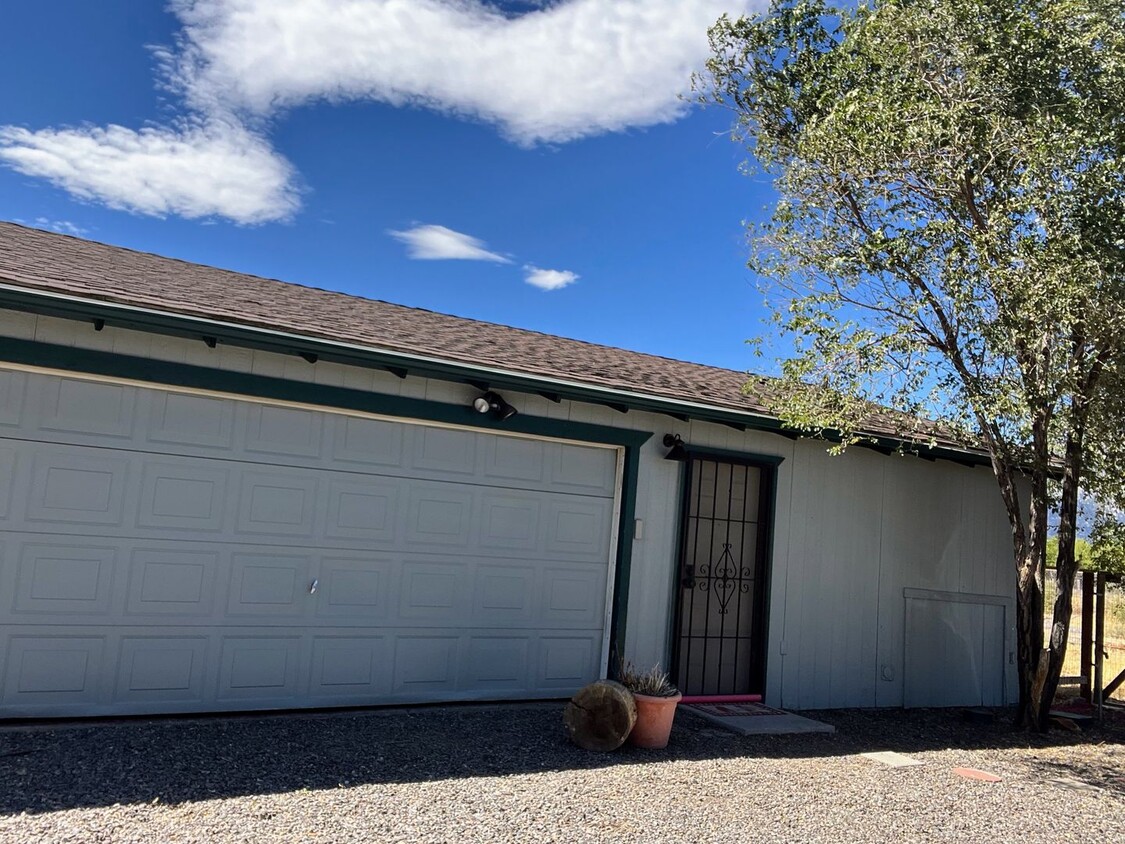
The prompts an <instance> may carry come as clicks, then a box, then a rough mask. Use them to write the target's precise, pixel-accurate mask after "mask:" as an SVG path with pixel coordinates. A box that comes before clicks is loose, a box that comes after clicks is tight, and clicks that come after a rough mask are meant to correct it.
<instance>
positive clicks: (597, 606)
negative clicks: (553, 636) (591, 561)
mask: <svg viewBox="0 0 1125 844" xmlns="http://www.w3.org/2000/svg"><path fill="white" fill-rule="evenodd" d="M542 581H543V598H542V606H541V610H540V612H539V614H538V615H539V617H540V618H541V619H542V620H543V624H545V625H547V626H550V627H555V628H559V627H580V628H591V627H600V626H601V623H602V617H603V615H604V612H605V572H604V571H602V570H599V569H598V568H596V567H590V566H586V567H581V566H573V565H571V566H565V567H564V566H553V567H551V568H547V569H545V570H544V571H543V573H542Z"/></svg>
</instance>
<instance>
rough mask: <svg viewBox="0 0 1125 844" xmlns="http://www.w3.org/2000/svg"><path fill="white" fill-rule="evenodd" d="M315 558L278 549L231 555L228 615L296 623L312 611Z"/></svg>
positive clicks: (237, 552) (238, 552) (241, 552)
mask: <svg viewBox="0 0 1125 844" xmlns="http://www.w3.org/2000/svg"><path fill="white" fill-rule="evenodd" d="M311 572H312V558H311V556H308V555H297V554H294V555H285V554H281V553H278V552H276V551H274V552H260V553H252V552H244V551H236V552H234V553H232V554H231V581H230V596H229V601H228V604H227V614H228V615H229V616H231V617H238V616H258V617H261V616H269V617H273V618H277V619H278V620H279V621H281V620H284V621H287V622H292V621H294V620H296V619H298V618H301V617H303V616H305V615H307V614H309V609H310V603H311V602H310V601H309V600H308V598H309V595H310V590H311V588H312V581H313V580H315V578H314V577H313V576H312V574H311Z"/></svg>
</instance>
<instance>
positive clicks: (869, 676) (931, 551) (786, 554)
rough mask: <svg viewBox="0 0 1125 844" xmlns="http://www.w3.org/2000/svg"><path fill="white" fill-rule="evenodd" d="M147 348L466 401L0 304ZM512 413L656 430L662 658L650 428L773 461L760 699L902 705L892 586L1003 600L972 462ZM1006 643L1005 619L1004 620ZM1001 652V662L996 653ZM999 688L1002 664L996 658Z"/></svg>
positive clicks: (647, 474)
mask: <svg viewBox="0 0 1125 844" xmlns="http://www.w3.org/2000/svg"><path fill="white" fill-rule="evenodd" d="M5 336H7V337H16V338H20V339H27V340H36V341H40V342H44V343H52V344H56V345H63V346H71V347H79V348H88V349H95V350H102V351H109V352H116V353H119V354H127V355H134V356H141V357H149V358H153V359H158V360H166V361H171V362H176V363H186V364H192V365H196V366H205V367H211V368H214V369H218V370H227V371H234V372H246V373H251V374H255V375H264V376H270V377H278V378H286V379H290V380H294V381H302V382H309V383H316V384H323V385H326V386H335V387H346V388H351V389H357V390H364V391H369V392H377V393H384V394H387V395H397V396H404V397H411V398H420V399H427V400H431V401H437V402H446V403H452V404H468V403H469V402H470V401H471V400H472V399H473V398H474V397H475V396H476V395H477V393H478V391H477V390H475V389H474V388H473V387H471V386H469V385H465V384H458V383H452V382H445V381H439V380H436V379H426V378H420V377H415V376H410V377H408V378H406V379H400V378H397V377H396V376H394V375H392V374H390V373H387V372H383V371H381V370H375V369H366V368H362V367H355V366H346V365H342V364H335V363H331V362H327V361H320V362H318V363H316V364H312V365H310V364H309V363H307V362H306V361H304V360H302V359H301V358H299V357H297V356H287V355H279V354H275V353H271V352H262V351H256V350H250V349H243V348H238V347H234V346H227V345H223V344H220V345H219V346H218V347H216V348H214V349H212V348H208V347H207V346H206V345H205V344H204V343H202V342H200V341H196V340H188V339H181V338H174V337H163V336H158V335H153V334H147V333H143V332H137V331H131V330H127V329H121V328H115V327H113V326H106V327H105V329H104V330H102V331H95V330H94V329H93V327H92V326H91V325H90V324H87V323H78V322H74V321H71V320H63V319H57V318H53V317H44V316H35V315H31V314H23V313H16V312H9V311H3V312H0V337H5ZM503 393H504V396H505V398H506V399H507V400H508V401H509V402H510V403H511V404H513V405H514V406H516V407H517V408H518V409H519V411H520V413H522V414H526V415H528V416H538V417H543V418H548V419H554V420H560V421H573V422H585V423H594V424H599V425H608V426H613V427H617V428H625V429H634V430H643V431H650V432H653V433H654V434H656V436H654V437H652V438H651V439H650V440H649V441H648V442H647V443H645V445H644V446H642V448H641V460H640V466H639V483H638V488H637V495H636V517H637V519H638V520H639V521H640V522H641V523H642V524H643V530H642V533H641V537H640V538H639V539H633V538H632V537H631V536H630V535H629V534H628V533H626V534H625V535H623V536H622V537H621V541H632V542H633V548H632V552H633V553H632V569H631V578H630V587H629V595H628V624H627V629H626V647H625V657H626V658H627V659H629V660H631V661H633V662H634V663H636V664H638V665H640V666H648V665H651V664H653V663H656V662H663V663H665V664H666V663H667V660H668V655H669V650H670V642H671V630H670V628H671V619H672V614H673V607H674V602H675V599H676V597H677V596H676V595H675V594H674V589H675V588H676V587H675V586H674V584H675V582H676V580H677V575H676V572H675V570H674V567H675V557H676V550H677V549H676V543H677V532H678V522H679V517H680V509H679V495H680V472H681V468H682V467H681V465H680V464H678V463H674V462H672V461H668V460H665V459H664V455H665V453H666V449H665V448H663V447H662V445H661V442H660V439H661V436H662V435H663V434H664V433H674V434H679V435H680V436H681V437H683V439H684V440H685V441H686V442H688V443H690V444H692V445H695V446H705V447H709V448H716V449H724V450H729V451H732V452H740V453H753V454H761V455H770V456H775V457H780V458H783V462H782V463H781V465H780V466H779V467H778V478H777V491H776V517H775V522H774V533H773V543H772V546H773V554H772V560H771V573H770V598H769V634H768V638H769V642H768V649H767V676H766V701H767V703H770V704H772V705H776V706H784V707H788V708H794V709H810V708H830V707H871V706H902V705H903V703H904V676H905V674H906V668H907V665H906V661H907V660H908V659H910V660H911V661H912V662H911V665H912V666H913V670H915V671H917V670H919V666H925V665H927V664H928V663H929V660H930V655H929V654H927V653H925V652H924V650H923V648H924V647H925V646H924V645H921V646H920V645H918V644H917V643H915V644H914V645H913V646H912V647H914V648H915V650H916V651H917V652H916V653H911V654H908V653H907V649H906V637H907V621H906V616H907V603H908V599H907V597H906V595H907V592H906V590H915V591H916V590H933V592H934V593H935V595H938V594H943V595H944V594H946V593H955V594H956V593H962V594H966V595H971V596H973V598H972V600H975V601H978V602H979V601H980V600H982V596H983V598H984V599H993V598H994V599H995V601H996V602H997V603H1002V602H1004V601H1008V602H1010V601H1011V598H1012V596H1013V594H1014V580H1015V578H1014V568H1013V565H1012V556H1011V546H1010V539H1009V534H1008V527H1007V522H1006V519H1005V517H1004V512H1003V507H1002V505H1001V503H1000V497H999V494H998V492H997V489H996V482H995V480H994V479H993V477H992V474H991V472H990V471H989V470H988V469H987V468H986V467H977V468H969V467H965V466H960V465H957V464H954V463H949V462H944V461H937V462H930V461H926V460H922V459H919V458H915V457H899V456H893V455H892V456H885V455H882V454H879V453H877V452H874V451H870V450H864V449H859V448H856V449H851V450H849V451H848V452H847V453H845V454H844V455H842V456H838V457H836V456H831V455H829V454H827V453H826V451H825V446H824V444H823V443H819V442H815V441H809V440H799V441H792V440H789V439H786V438H784V437H781V436H778V435H775V434H769V433H765V432H760V431H747V432H739V431H736V430H734V429H732V428H729V427H726V426H723V425H717V424H713V423H708V422H698V421H692V422H681V421H678V420H675V419H673V418H671V417H668V416H663V415H660V414H653V413H645V412H636V411H633V412H629V413H627V414H622V413H619V412H617V411H615V410H612V409H610V408H607V407H603V406H600V405H592V404H586V403H582V402H572V401H565V400H564V401H562V402H560V403H555V402H551V401H549V400H547V399H545V398H543V397H541V396H538V395H533V394H523V393H516V392H512V391H507V390H505V391H503ZM1005 627H1006V631H1005V643H1004V647H1005V648H1006V649H1010V648H1014V644H1013V642H1014V617H1013V616H1012V614H1011V612H1010V611H1009V612H1008V613H1007V614H1006V616H1005ZM1005 662H1006V660H1005ZM1005 672H1006V673H1005V676H1004V683H1005V686H1006V688H1007V690H1008V692H1007V693H1008V697H1009V700H1012V699H1014V693H1015V677H1014V670H1013V669H1011V668H1007V669H1005Z"/></svg>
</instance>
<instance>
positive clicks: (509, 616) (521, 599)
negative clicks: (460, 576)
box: [473, 563, 539, 627]
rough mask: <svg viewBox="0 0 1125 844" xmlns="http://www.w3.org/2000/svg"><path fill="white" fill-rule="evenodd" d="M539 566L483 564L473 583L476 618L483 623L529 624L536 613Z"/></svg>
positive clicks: (477, 571) (491, 624)
mask: <svg viewBox="0 0 1125 844" xmlns="http://www.w3.org/2000/svg"><path fill="white" fill-rule="evenodd" d="M538 588H539V570H538V567H537V566H532V565H494V564H484V563H482V564H480V565H478V566H477V569H476V576H475V582H474V587H473V620H474V622H475V623H476V624H477V625H479V626H482V627H494V626H499V625H502V624H513V625H521V626H527V625H530V624H531V623H532V622H533V621H534V619H535V618H536V616H537V610H538V606H537V602H536V597H537V593H538Z"/></svg>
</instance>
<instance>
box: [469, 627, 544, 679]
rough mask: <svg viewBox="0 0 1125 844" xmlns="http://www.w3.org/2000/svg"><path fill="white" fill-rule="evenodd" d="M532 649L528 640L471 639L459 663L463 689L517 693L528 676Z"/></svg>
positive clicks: (500, 637)
mask: <svg viewBox="0 0 1125 844" xmlns="http://www.w3.org/2000/svg"><path fill="white" fill-rule="evenodd" d="M533 645H534V642H533V641H532V640H531V638H530V637H528V636H511V635H509V636H472V637H470V638H469V640H468V642H467V653H466V658H465V659H464V661H463V663H462V670H461V686H462V688H464V689H480V690H489V691H519V690H520V689H522V688H523V687H524V685H525V684H526V682H527V679H526V678H527V677H528V675H529V674H531V671H530V667H531V665H530V663H531V659H532V652H533Z"/></svg>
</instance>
